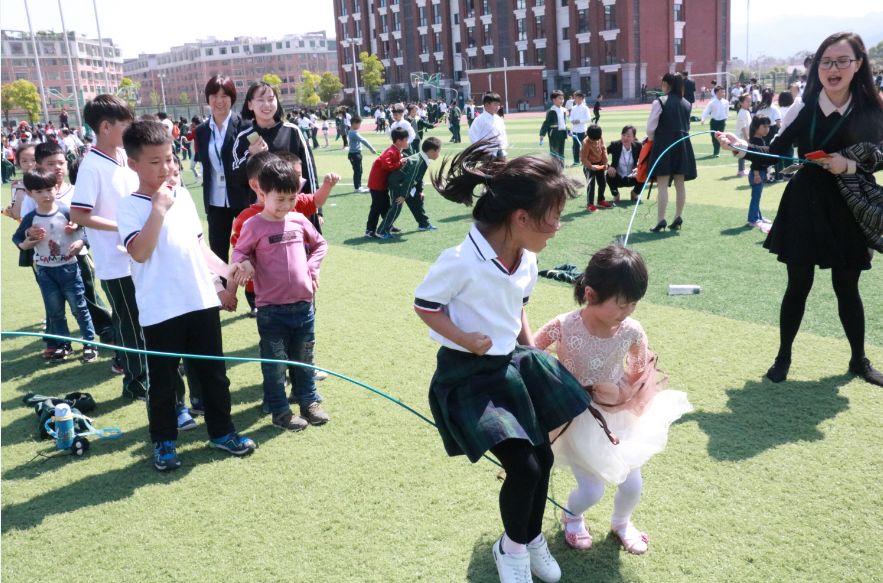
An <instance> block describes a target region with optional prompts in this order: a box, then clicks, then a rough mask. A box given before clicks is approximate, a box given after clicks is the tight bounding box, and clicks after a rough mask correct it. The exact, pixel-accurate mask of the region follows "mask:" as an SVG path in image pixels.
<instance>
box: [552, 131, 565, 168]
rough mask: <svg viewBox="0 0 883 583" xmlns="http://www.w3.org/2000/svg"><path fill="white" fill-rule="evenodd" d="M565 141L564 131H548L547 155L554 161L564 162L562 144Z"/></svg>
mask: <svg viewBox="0 0 883 583" xmlns="http://www.w3.org/2000/svg"><path fill="white" fill-rule="evenodd" d="M566 141H567V132H566V131H565V130H550V131H549V153H550V154H552V157H553V158H555V159H556V160H561V161H564V142H566Z"/></svg>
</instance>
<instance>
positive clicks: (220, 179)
mask: <svg viewBox="0 0 883 583" xmlns="http://www.w3.org/2000/svg"><path fill="white" fill-rule="evenodd" d="M232 116H233V112H232V111H230V112H228V113H227V117H226V118H225V119H224V123H222V124H221V127H218V126H217V124H215V118H214V117H209V121H208V127H209V130H211V135H210V137H209V140H208V159H209V164H210V166H211V169H212V172H214V173H215V180H213V181H212V191H211V192H210V193H209V204H210V205H211V206H220V207H228V206H230V200H229V199H228V198H227V177H226V176H224V160H223V158H222V156H223V154H221V150H222V149H223V147H224V137H225V136H226V135H227V126H228V125H229V124H230V118H231V117H232Z"/></svg>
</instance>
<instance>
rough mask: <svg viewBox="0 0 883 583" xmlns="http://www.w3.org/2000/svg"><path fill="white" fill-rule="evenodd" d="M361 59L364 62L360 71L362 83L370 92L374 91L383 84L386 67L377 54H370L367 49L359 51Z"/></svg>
mask: <svg viewBox="0 0 883 583" xmlns="http://www.w3.org/2000/svg"><path fill="white" fill-rule="evenodd" d="M359 61H360V62H361V63H362V70H361V71H360V72H359V77H360V78H361V80H362V85H364V87H365V91H367V92H368V93H369V94H371V93H374V92H375V91H377V90H378V89H380V86H381V85H383V81H384V73H385V72H386V68H385V67H384V66H383V63H381V62H380V59H379V58H378V57H377V55H369V54H368V53H367V52H366V51H362V52H361V53H359ZM357 90H358V89H357Z"/></svg>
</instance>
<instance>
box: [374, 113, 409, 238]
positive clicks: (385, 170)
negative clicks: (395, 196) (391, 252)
mask: <svg viewBox="0 0 883 583" xmlns="http://www.w3.org/2000/svg"><path fill="white" fill-rule="evenodd" d="M390 137H391V138H392V146H390V147H388V148H387V149H386V150H384V151H383V153H382V154H380V156H378V157H377V159H376V160H374V163H373V164H372V165H371V173H370V174H369V175H368V190H370V191H371V210H370V211H368V223H367V225H365V236H366V237H372V238H377V239H389V238H391V237H392V235H391V234H390V232H389V229H390V228H391V227H392V224H389V225H386V221H384V222H383V223H381V225H380V226H381V228H383V227H385V228H386V230H385V231H384V230H382V229H381V230H378V229H377V220H378V219H379V218H380V217H381V216H383V217H386V215H387V214H389V209H390V206H391V205H393V204H401V203H402V202H404V198H403V199H402V200H401V201H392V200H390V198H389V175H390V174H392V173H393V172H395V171H396V170H398V169H399V168H401V167H402V164H403V163H404V161H403V159H402V150H404V149H405V148H407V147H408V131H407V130H405V129H403V128H394V129H393V130H392V131H391V132H390Z"/></svg>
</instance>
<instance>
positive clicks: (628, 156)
mask: <svg viewBox="0 0 883 583" xmlns="http://www.w3.org/2000/svg"><path fill="white" fill-rule="evenodd" d="M634 167H635V161H634V156H632V148H631V146H629V147H628V148H626V147H625V144H623V145H622V154H620V155H619V165H618V166H617V167H616V173H617V174H619V175H620V176H628V175H629V174H631V173H632V169H633V168H634Z"/></svg>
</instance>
